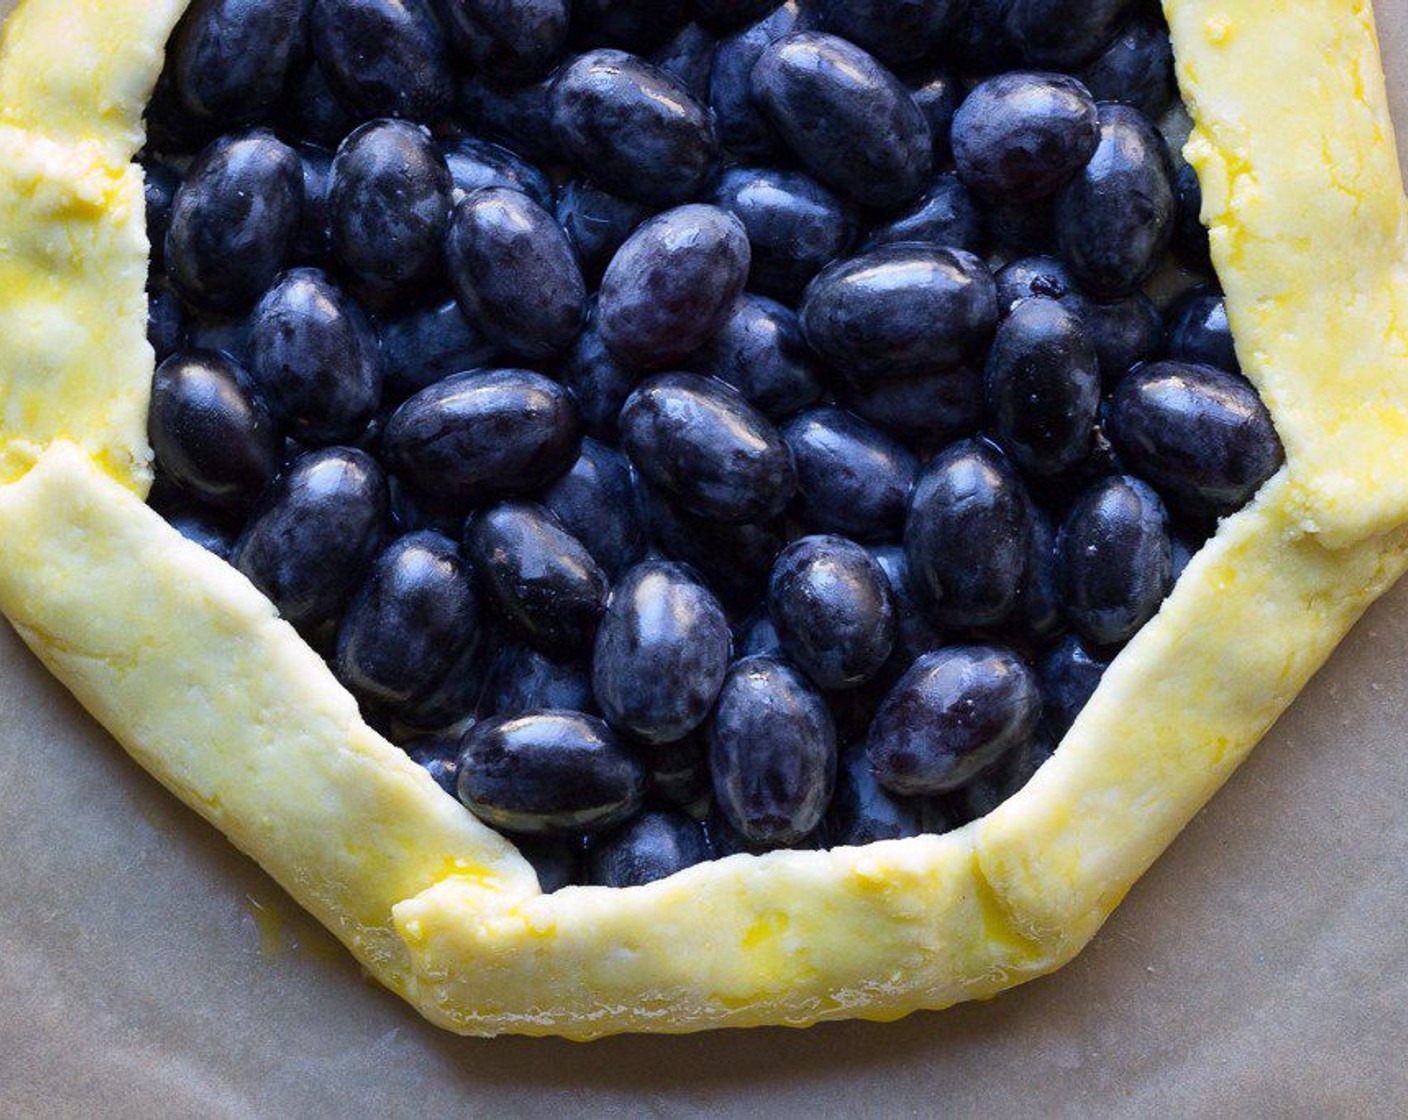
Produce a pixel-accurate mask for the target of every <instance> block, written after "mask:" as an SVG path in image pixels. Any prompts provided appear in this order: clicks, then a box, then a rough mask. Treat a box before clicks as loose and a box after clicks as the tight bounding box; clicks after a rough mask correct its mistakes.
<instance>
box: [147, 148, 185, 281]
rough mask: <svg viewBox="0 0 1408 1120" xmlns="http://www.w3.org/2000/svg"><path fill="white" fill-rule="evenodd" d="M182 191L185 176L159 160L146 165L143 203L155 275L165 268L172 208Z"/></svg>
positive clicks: (148, 161)
mask: <svg viewBox="0 0 1408 1120" xmlns="http://www.w3.org/2000/svg"><path fill="white" fill-rule="evenodd" d="M180 187H181V173H180V172H179V171H177V170H176V169H175V168H174V167H171V166H169V165H168V164H165V163H160V162H158V161H156V160H145V161H144V162H143V164H142V199H143V202H144V203H145V205H146V213H147V244H148V245H149V246H150V248H151V271H152V272H160V271H161V270H162V268H163V267H164V266H165V253H166V231H167V230H168V229H169V228H170V226H171V207H172V204H173V203H174V202H175V201H176V192H177V191H178V190H179V189H180Z"/></svg>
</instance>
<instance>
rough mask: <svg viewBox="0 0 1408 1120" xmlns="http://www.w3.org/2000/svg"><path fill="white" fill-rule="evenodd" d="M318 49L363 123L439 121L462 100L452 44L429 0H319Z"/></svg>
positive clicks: (316, 21)
mask: <svg viewBox="0 0 1408 1120" xmlns="http://www.w3.org/2000/svg"><path fill="white" fill-rule="evenodd" d="M312 44H313V55H314V57H315V58H316V59H317V60H318V64H319V66H321V67H322V70H323V73H324V74H325V75H326V77H327V80H328V84H329V85H330V86H332V88H333V90H334V91H335V92H336V93H337V97H338V100H339V101H341V102H342V103H343V105H345V106H346V107H347V108H348V110H349V111H350V112H351V113H352V114H353V115H354V116H356V117H357V118H358V119H360V120H368V119H370V118H372V117H401V118H404V119H406V120H412V121H436V120H438V119H439V118H440V117H441V116H443V115H444V114H446V113H447V112H448V111H449V109H450V107H451V105H452V104H453V103H454V98H455V77H454V71H453V69H452V67H451V61H450V51H449V44H448V42H447V41H446V37H445V33H444V30H443V29H442V28H441V26H440V22H439V20H438V19H436V17H435V13H434V12H433V11H432V10H431V6H430V3H429V0H313V19H312Z"/></svg>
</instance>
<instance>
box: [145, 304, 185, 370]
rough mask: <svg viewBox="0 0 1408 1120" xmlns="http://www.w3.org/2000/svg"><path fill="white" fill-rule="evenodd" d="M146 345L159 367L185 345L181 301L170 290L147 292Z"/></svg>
mask: <svg viewBox="0 0 1408 1120" xmlns="http://www.w3.org/2000/svg"><path fill="white" fill-rule="evenodd" d="M147 343H148V344H149V345H150V346H151V348H152V350H153V351H154V352H155V354H156V360H157V364H158V365H160V364H161V363H162V362H164V361H166V359H167V358H169V357H171V355H172V354H174V353H176V351H178V350H181V349H184V348H185V345H186V321H185V315H184V314H183V313H182V310H181V301H180V300H179V299H177V298H176V293H175V292H173V291H172V290H171V289H170V288H168V287H165V286H162V287H160V288H156V289H153V290H152V291H149V292H147Z"/></svg>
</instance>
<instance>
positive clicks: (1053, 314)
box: [987, 299, 1100, 475]
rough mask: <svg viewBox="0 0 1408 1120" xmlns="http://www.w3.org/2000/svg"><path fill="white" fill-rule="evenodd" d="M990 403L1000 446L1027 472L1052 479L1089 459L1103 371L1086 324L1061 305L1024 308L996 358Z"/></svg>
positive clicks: (992, 357)
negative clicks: (1086, 333)
mask: <svg viewBox="0 0 1408 1120" xmlns="http://www.w3.org/2000/svg"><path fill="white" fill-rule="evenodd" d="M987 399H988V411H989V414H990V415H991V416H992V417H993V430H994V432H995V434H996V436H997V439H998V442H1000V443H1001V444H1002V447H1003V450H1005V451H1006V452H1007V454H1008V456H1009V457H1010V458H1011V459H1012V461H1013V462H1014V463H1016V464H1017V465H1018V466H1019V467H1021V468H1022V469H1023V470H1026V471H1030V472H1033V473H1035V474H1041V475H1051V474H1055V473H1057V472H1059V471H1062V470H1065V469H1066V468H1068V467H1071V466H1074V465H1075V464H1076V463H1078V462H1080V460H1081V459H1083V458H1085V456H1086V455H1087V453H1088V452H1089V451H1090V443H1091V439H1092V437H1093V435H1094V431H1095V418H1096V413H1097V412H1098V410H1099V407H1100V369H1099V365H1098V362H1097V360H1096V356H1095V349H1094V347H1092V346H1091V345H1090V342H1089V340H1088V339H1087V338H1086V336H1085V331H1084V329H1083V328H1082V325H1081V322H1080V320H1079V319H1078V318H1077V317H1076V316H1075V315H1073V314H1072V313H1071V312H1070V311H1068V310H1067V309H1066V308H1065V307H1063V306H1062V305H1061V304H1060V303H1058V302H1056V301H1055V300H1050V299H1031V300H1025V301H1023V302H1021V303H1019V304H1017V306H1016V307H1014V308H1013V309H1012V313H1011V314H1010V315H1008V317H1007V318H1006V319H1004V320H1003V322H1002V324H1001V326H999V327H998V329H997V336H996V338H995V339H994V340H993V345H992V350H991V351H989V353H988V365H987Z"/></svg>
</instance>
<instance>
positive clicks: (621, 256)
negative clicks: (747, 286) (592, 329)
mask: <svg viewBox="0 0 1408 1120" xmlns="http://www.w3.org/2000/svg"><path fill="white" fill-rule="evenodd" d="M750 264H751V253H750V249H749V246H748V237H747V234H746V233H745V232H744V229H743V224H742V223H741V222H740V221H739V220H738V219H737V218H735V217H734V216H733V215H731V214H729V213H727V212H726V211H723V210H720V209H718V208H717V207H714V206H702V205H698V204H695V205H690V206H681V207H678V208H677V209H674V210H667V211H665V213H663V214H660V215H657V216H656V217H654V218H651V219H650V220H649V221H648V222H646V223H645V224H644V225H642V226H641V227H640V228H639V229H637V230H636V231H635V233H633V234H631V236H630V237H629V238H628V239H627V240H626V242H625V244H623V245H622V246H621V248H620V249H619V250H618V251H617V253H616V256H615V257H613V258H612V260H611V264H610V265H609V266H608V267H607V269H606V275H605V276H604V277H603V278H602V281H601V291H600V293H599V296H598V303H597V325H598V329H599V330H600V331H601V337H602V341H603V342H605V343H606V345H607V347H608V348H609V349H610V350H611V352H612V353H613V354H614V355H616V357H617V358H619V359H620V360H621V361H623V362H626V363H627V364H629V365H632V366H635V367H637V368H640V369H663V368H666V367H668V366H671V365H674V364H676V363H678V362H679V361H680V360H681V359H682V358H685V357H687V356H689V355H690V354H692V353H693V352H694V351H695V350H697V349H699V347H701V346H703V345H704V344H705V343H706V342H708V341H709V339H711V338H712V337H713V336H714V334H715V333H716V332H717V331H718V330H719V329H720V328H721V327H722V326H723V324H724V321H725V320H726V319H727V318H728V315H729V312H730V310H731V309H732V307H733V304H734V301H735V300H736V299H737V298H738V296H739V294H740V293H741V292H742V291H743V285H744V283H745V282H746V280H747V278H748V269H749V265H750Z"/></svg>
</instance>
